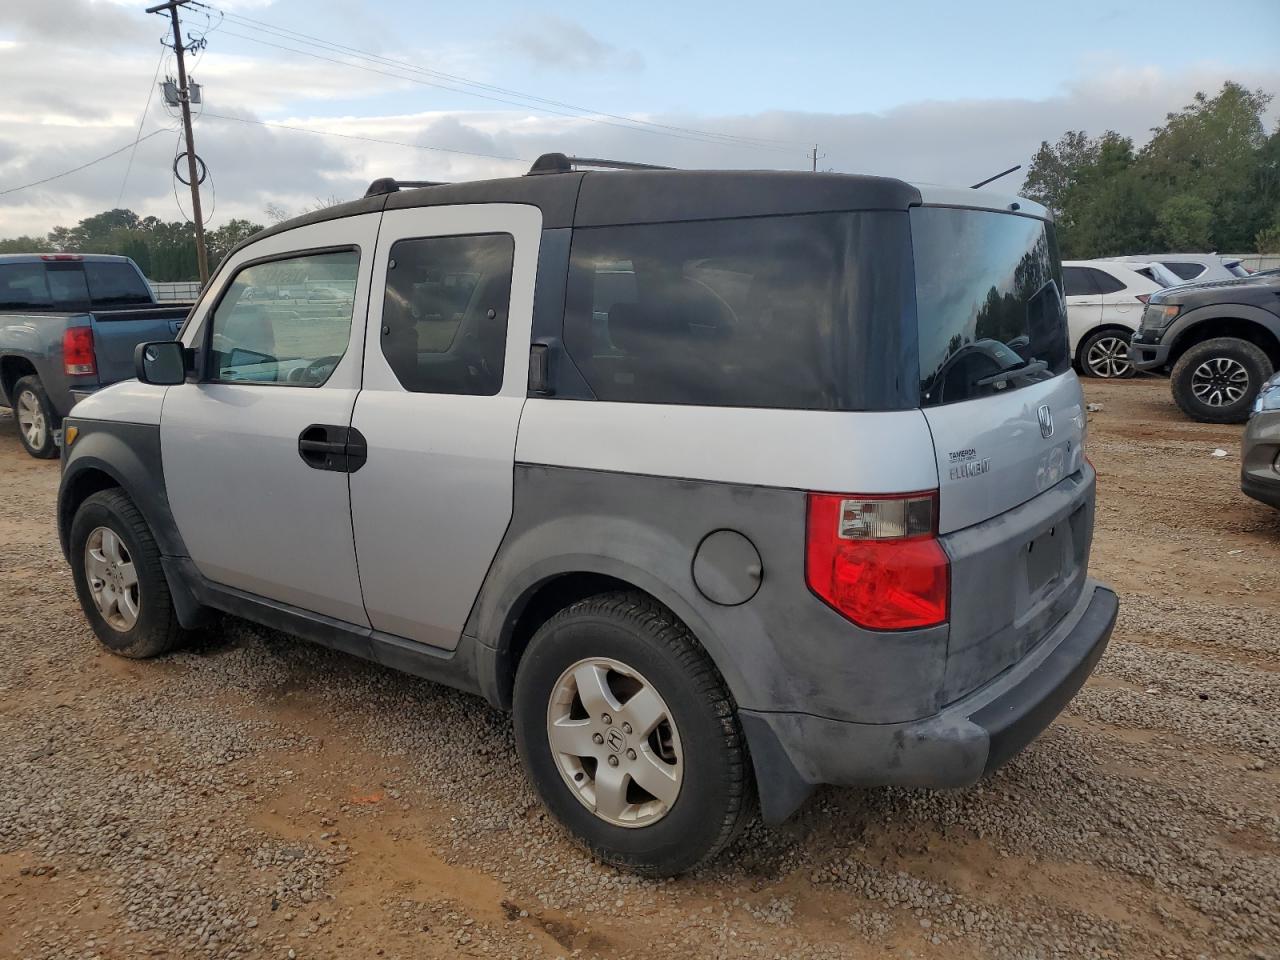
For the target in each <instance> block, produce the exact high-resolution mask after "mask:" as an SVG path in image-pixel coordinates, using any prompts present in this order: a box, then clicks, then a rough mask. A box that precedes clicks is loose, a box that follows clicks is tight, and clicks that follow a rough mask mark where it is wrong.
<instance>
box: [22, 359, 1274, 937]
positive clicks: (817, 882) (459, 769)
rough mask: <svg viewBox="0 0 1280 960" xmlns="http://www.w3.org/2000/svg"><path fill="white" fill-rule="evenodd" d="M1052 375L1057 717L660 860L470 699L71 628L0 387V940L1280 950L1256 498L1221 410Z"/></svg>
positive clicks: (45, 516) (362, 672)
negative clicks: (1091, 472)
mask: <svg viewBox="0 0 1280 960" xmlns="http://www.w3.org/2000/svg"><path fill="white" fill-rule="evenodd" d="M1086 390H1087V392H1088V395H1089V399H1090V400H1091V401H1093V402H1096V403H1101V404H1102V409H1101V410H1100V411H1097V412H1095V413H1093V414H1091V415H1090V421H1091V423H1090V431H1091V436H1090V441H1089V452H1090V455H1091V456H1092V458H1093V460H1094V462H1095V463H1096V464H1097V467H1098V470H1099V474H1100V485H1099V494H1098V496H1099V510H1098V527H1097V537H1096V539H1095V541H1094V553H1093V563H1092V566H1093V571H1094V573H1095V575H1096V576H1098V577H1100V578H1102V579H1104V580H1107V581H1110V582H1111V583H1112V584H1113V585H1114V586H1115V587H1116V588H1117V590H1118V591H1119V593H1120V595H1121V603H1122V614H1121V621H1120V624H1119V626H1118V629H1117V631H1116V634H1115V637H1114V639H1113V641H1112V645H1111V647H1110V649H1109V650H1108V652H1107V654H1106V656H1105V657H1104V659H1103V661H1102V663H1101V665H1100V668H1099V670H1098V672H1097V674H1096V675H1095V676H1094V677H1093V679H1092V680H1090V682H1089V684H1088V685H1087V686H1086V688H1085V689H1084V690H1083V691H1082V692H1081V694H1080V696H1079V697H1078V698H1077V699H1076V701H1075V702H1074V703H1073V705H1072V706H1071V707H1070V708H1069V710H1068V711H1067V713H1066V714H1065V715H1064V716H1063V717H1061V718H1060V719H1059V720H1058V721H1057V722H1056V723H1054V724H1053V726H1052V727H1051V728H1050V729H1049V730H1048V731H1047V732H1046V733H1045V735H1044V736H1043V737H1042V738H1041V739H1040V740H1038V741H1037V742H1036V743H1035V744H1034V745H1033V746H1032V747H1031V748H1030V749H1029V750H1028V751H1026V752H1025V753H1024V754H1023V755H1022V756H1020V757H1018V758H1017V759H1016V760H1014V761H1013V762H1012V763H1010V764H1009V765H1008V766H1007V767H1005V768H1004V769H1003V770H1001V771H1000V772H999V773H998V774H997V775H996V776H994V777H993V778H992V779H990V780H988V781H986V782H984V783H982V784H980V785H979V786H977V787H974V788H972V789H969V790H965V791H955V792H931V791H911V790H835V789H826V790H823V791H820V792H819V793H818V794H817V795H816V796H815V797H814V798H813V800H811V801H810V803H809V804H808V805H807V806H806V807H805V808H804V809H803V811H802V812H801V813H800V815H798V816H797V817H796V818H795V819H793V820H792V821H790V822H788V823H787V824H785V825H784V826H782V827H777V828H769V829H766V828H765V827H763V826H760V825H758V824H757V825H756V826H754V827H752V828H751V829H750V830H749V831H748V832H747V834H746V835H745V836H744V837H743V838H742V839H741V841H740V842H738V843H737V845H736V846H734V847H733V848H732V849H731V850H730V851H729V853H728V855H726V856H725V857H723V858H722V859H721V860H720V861H719V862H717V863H716V864H715V865H714V866H712V867H710V868H708V869H706V870H704V871H702V872H701V873H698V874H696V875H693V876H688V877H684V878H681V879H679V880H675V881H669V882H663V883H655V882H650V881H641V880H637V879H636V878H633V877H631V876H628V875H625V874H620V873H618V872H616V871H613V870H610V869H605V868H602V867H600V866H598V865H597V864H595V863H593V862H592V861H591V860H590V859H589V858H588V857H586V856H585V855H584V854H583V853H581V852H580V851H579V849H578V848H577V847H576V846H575V845H574V844H573V843H572V842H571V841H570V840H568V839H567V838H566V837H565V836H564V835H563V834H562V833H561V832H560V830H559V829H558V828H557V827H556V826H555V825H554V824H553V823H551V822H549V821H548V820H547V818H546V817H545V816H544V814H543V811H542V808H541V807H540V805H539V804H538V802H537V800H536V798H535V797H534V796H533V794H532V792H531V791H530V789H529V787H528V786H527V785H526V783H525V782H524V779H523V777H522V776H521V774H520V770H519V765H518V762H517V760H516V756H515V752H514V749H513V746H512V737H511V729H510V724H509V721H508V719H507V718H506V717H505V716H503V715H500V714H497V713H495V712H493V711H492V710H490V709H489V708H488V707H487V706H486V705H485V704H484V703H482V702H481V701H480V700H478V699H474V698H470V697H467V696H464V695H462V694H457V693H454V692H451V691H449V690H446V689H444V688H441V687H438V686H434V685H432V684H429V683H426V682H424V681H420V680H416V679H413V678H409V677H405V676H401V675H398V674H395V673H392V672H390V671H388V670H385V669H382V668H379V667H376V666H372V665H369V664H366V663H363V662H361V661H358V660H355V659H352V658H349V657H345V656H343V655H340V654H335V653H331V652H329V651H325V650H322V649H318V648H315V647H311V646H309V645H306V644H304V643H302V642H300V641H294V640H291V639H289V638H287V637H284V636H281V635H279V634H275V633H272V632H270V631H266V630H260V629H258V628H256V627H251V626H247V625H243V624H239V623H236V622H232V621H223V622H222V623H221V624H220V625H219V626H218V628H217V629H215V630H212V631H210V632H209V635H208V636H206V637H204V638H203V639H202V640H201V642H200V644H199V645H198V646H197V648H196V649H194V650H191V651H188V652H185V653H182V654H178V655H175V656H171V657H167V658H164V659H162V660H159V661H153V662H131V661H125V660H121V659H119V658H116V657H113V656H111V655H109V654H106V653H103V652H100V651H99V649H98V646H97V644H96V641H95V640H94V637H93V635H92V633H91V632H90V631H89V629H88V627H87V626H86V625H85V623H84V620H83V619H82V615H81V613H80V611H79V608H78V607H77V604H76V600H75V596H74V594H73V591H72V586H71V578H70V575H69V573H68V571H67V568H66V566H65V564H64V562H63V559H62V557H61V555H60V553H59V550H58V547H57V544H56V538H55V532H54V523H53V519H52V517H53V509H54V500H55V495H56V489H57V482H58V466H57V464H56V462H42V461H34V460H30V459H28V458H27V457H26V455H25V454H24V453H23V452H22V450H21V448H20V447H19V445H18V440H17V438H16V436H15V435H14V431H13V426H12V420H11V418H8V417H7V412H6V411H0V542H2V543H3V544H4V548H5V549H4V550H3V551H0V956H15V957H24V958H25V957H30V958H46V957H76V958H90V957H106V958H132V957H147V956H152V957H166V956H167V957H199V956H209V957H213V956H217V957H272V958H294V957H297V958H309V957H317V958H339V957H342V958H346V957H361V958H364V957H384V958H411V957H455V956H458V957H468V956H493V957H526V958H555V957H566V958H567V957H570V956H576V957H584V958H586V957H611V958H612V957H636V958H639V957H676V958H682V960H684V958H689V957H704V956H705V957H831V958H836V957H841V958H845V957H852V958H868V957H918V958H947V960H954V958H976V957H1008V958H1016V960H1030V958H1050V957H1077V956H1079V957H1143V958H1149V957H1176V958H1189V960H1195V958H1201V957H1203V958H1219V957H1250V958H1274V957H1280V723H1278V722H1277V716H1280V618H1278V614H1280V512H1275V511H1270V510H1268V509H1266V508H1264V507H1262V506H1261V505H1259V504H1255V503H1253V502H1252V501H1249V500H1247V499H1245V498H1244V497H1243V496H1242V495H1241V494H1240V492H1239V489H1238V486H1237V481H1238V472H1239V462H1240V461H1239V437H1240V428H1238V427H1215V426H1205V425H1200V424H1193V423H1190V422H1188V421H1186V420H1184V419H1183V418H1182V417H1181V415H1180V414H1179V413H1178V411H1177V409H1176V408H1175V407H1174V406H1173V404H1172V402H1171V400H1170V398H1169V392H1168V385H1167V383H1165V382H1163V381H1158V380H1136V381H1130V382H1120V383H1114V384H1099V383H1096V382H1095V383H1089V384H1087V386H1086ZM1219 447H1220V448H1222V449H1224V450H1226V451H1227V453H1228V455H1227V457H1225V458H1223V459H1215V458H1214V457H1213V456H1212V453H1213V451H1214V449H1215V448H1219ZM230 520H231V518H229V521H230Z"/></svg>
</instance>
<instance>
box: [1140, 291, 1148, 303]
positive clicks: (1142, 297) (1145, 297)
mask: <svg viewBox="0 0 1280 960" xmlns="http://www.w3.org/2000/svg"><path fill="white" fill-rule="evenodd" d="M1138 299H1139V300H1141V301H1142V302H1143V303H1150V302H1151V294H1149V293H1140V294H1138Z"/></svg>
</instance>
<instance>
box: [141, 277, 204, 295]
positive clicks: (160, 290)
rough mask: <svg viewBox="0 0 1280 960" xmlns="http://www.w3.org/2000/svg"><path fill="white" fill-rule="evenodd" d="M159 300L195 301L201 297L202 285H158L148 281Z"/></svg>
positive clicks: (177, 283)
mask: <svg viewBox="0 0 1280 960" xmlns="http://www.w3.org/2000/svg"><path fill="white" fill-rule="evenodd" d="M147 282H148V283H150V284H151V289H152V290H153V291H154V292H155V295H156V299H157V300H194V299H196V298H197V297H198V296H200V284H199V283H198V282H196V281H195V280H192V281H189V282H188V281H174V282H171V283H170V282H166V283H156V282H155V281H153V280H148V281H147Z"/></svg>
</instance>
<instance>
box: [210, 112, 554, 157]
mask: <svg viewBox="0 0 1280 960" xmlns="http://www.w3.org/2000/svg"><path fill="white" fill-rule="evenodd" d="M203 116H205V117H207V118H209V119H211V120H231V121H234V122H235V123H252V124H255V125H257V126H259V127H273V128H275V129H277V130H293V131H295V132H296V133H313V134H315V135H316V136H320V137H341V138H342V139H344V140H363V141H365V142H366V143H381V144H386V145H388V146H392V147H410V148H411V149H414V150H432V151H435V152H438V153H455V154H458V155H460V156H464V157H480V158H481V159H484V160H512V161H515V162H517V163H529V162H530V161H529V160H526V159H525V158H524V157H510V156H501V155H499V154H494V153H475V152H474V151H471V150H454V149H453V148H451V147H434V146H430V145H428V144H425V143H405V142H404V141H403V140H386V139H383V138H382V137H366V136H361V135H360V134H355V133H337V132H335V131H333V130H312V129H310V128H309V127H296V126H293V125H291V124H287V123H272V122H270V121H268V120H254V119H251V118H249V117H227V116H223V115H222V114H218V113H209V112H207V111H206V112H205V113H204V114H203Z"/></svg>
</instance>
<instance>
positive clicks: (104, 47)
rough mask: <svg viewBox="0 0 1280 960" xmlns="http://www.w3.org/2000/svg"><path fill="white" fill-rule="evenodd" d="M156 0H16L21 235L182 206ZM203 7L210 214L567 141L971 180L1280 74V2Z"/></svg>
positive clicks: (4, 156) (10, 39) (6, 77)
mask: <svg viewBox="0 0 1280 960" xmlns="http://www.w3.org/2000/svg"><path fill="white" fill-rule="evenodd" d="M148 2H154V0H147V2H143V0H136V2H135V0H130V2H121V0H0V90H3V91H4V95H3V96H2V97H0V236H14V235H17V234H22V233H44V232H45V231H47V230H48V229H49V228H50V227H53V226H55V225H59V224H61V225H72V224H74V223H75V222H76V221H77V220H78V219H80V218H81V217H84V216H87V215H90V214H93V213H97V212H99V211H101V210H104V209H109V208H111V207H115V206H117V205H120V206H126V207H130V208H132V209H134V210H137V211H139V212H140V213H143V214H154V215H156V216H159V217H162V218H165V219H180V218H181V217H182V216H183V213H182V212H181V210H180V207H179V204H180V203H181V204H182V206H183V207H186V206H187V201H188V200H189V197H188V196H187V195H185V194H184V193H177V194H176V195H175V190H174V184H173V179H172V175H171V172H170V169H171V165H172V162H173V157H174V152H175V149H181V148H180V147H176V144H177V140H178V124H177V115H176V111H172V110H167V109H166V108H165V106H164V105H163V103H162V102H161V98H160V97H159V95H158V94H156V95H153V96H151V99H150V104H149V106H147V108H146V112H145V114H144V104H146V102H147V98H148V96H149V95H150V94H151V93H152V90H153V86H152V78H153V76H155V75H156V74H157V71H158V74H159V77H160V79H162V80H163V78H164V76H165V75H166V74H171V73H173V72H174V65H173V56H172V53H171V52H167V51H165V49H164V48H163V47H162V46H161V42H160V41H161V38H162V37H164V36H165V35H166V34H167V21H166V20H162V19H161V18H160V17H156V16H148V15H146V14H145V13H144V12H143V9H144V7H145V6H146V5H147V3H148ZM184 29H185V30H186V31H187V33H188V34H189V35H190V36H192V37H196V38H199V37H204V38H205V39H206V41H207V43H206V46H205V48H204V49H203V50H202V51H200V52H199V53H198V54H197V55H196V59H195V62H194V64H193V66H192V67H191V73H192V75H193V77H194V78H195V79H196V80H198V81H199V82H200V83H202V84H203V88H204V104H203V107H202V110H203V114H202V115H201V116H200V117H199V118H198V119H197V121H196V137H197V148H198V151H199V153H200V155H201V156H202V157H203V158H204V160H206V161H207V163H208V166H209V170H210V174H211V181H212V182H211V184H210V185H209V188H208V190H207V196H206V200H205V204H206V211H207V210H208V208H209V207H210V206H212V207H213V211H212V225H213V226H215V227H216V226H217V225H219V224H220V223H224V222H225V221H226V220H227V219H228V218H230V217H248V218H251V219H255V220H257V221H259V222H263V221H264V220H265V219H266V216H265V213H264V210H265V208H266V206H267V205H268V204H276V205H279V206H282V207H285V208H287V209H290V210H293V211H298V210H301V209H302V208H304V207H306V206H307V205H309V204H313V203H315V202H316V199H317V198H329V197H340V198H343V199H346V198H350V197H354V196H359V195H360V194H361V193H363V191H364V188H365V186H366V185H367V184H368V183H369V181H371V180H373V179H375V178H377V177H382V176H396V177H400V178H403V179H429V180H430V179H438V180H462V179H473V178H478V177H486V176H495V175H508V174H514V173H521V172H523V171H524V170H525V169H527V166H528V163H529V162H530V161H531V160H532V159H533V158H535V157H536V156H538V154H540V153H543V152H546V151H551V150H559V151H563V152H566V153H577V154H579V155H588V156H607V157H620V158H626V159H631V160H641V161H648V162H654V163H666V164H670V165H674V166H703V167H706V166H711V167H776V168H790V169H807V166H808V162H809V161H808V158H807V155H806V154H807V151H808V150H809V149H810V148H811V147H812V145H813V144H814V143H817V144H818V150H819V153H820V154H821V155H822V159H821V160H820V161H819V163H820V165H821V166H822V167H823V168H826V169H834V170H838V171H847V172H869V173H880V174H888V175H894V176H901V177H905V178H908V179H916V180H923V181H930V182H936V183H958V184H967V183H971V182H973V181H975V180H978V179H980V178H982V177H985V176H987V175H989V174H991V173H994V172H997V171H999V170H1001V169H1003V168H1005V167H1007V166H1011V165H1012V164H1014V163H1026V162H1027V160H1028V159H1029V157H1030V155H1031V153H1032V152H1033V151H1034V150H1035V148H1036V147H1037V146H1038V145H1039V143H1040V141H1041V140H1045V139H1048V140H1055V139H1057V137H1058V136H1059V135H1060V134H1061V133H1062V132H1063V131H1064V130H1067V129H1074V128H1084V129H1087V130H1089V131H1090V132H1095V133H1097V132H1101V131H1102V130H1104V129H1106V128H1113V129H1116V130H1119V131H1121V132H1123V133H1125V134H1127V135H1129V136H1132V137H1134V138H1135V140H1137V141H1139V142H1142V141H1143V140H1144V139H1145V138H1146V136H1147V132H1148V129H1149V128H1150V127H1151V126H1153V125H1154V124H1157V123H1159V122H1160V121H1161V120H1162V118H1163V117H1164V114H1165V113H1166V112H1168V111H1170V110H1175V109H1177V108H1178V107H1180V106H1181V105H1183V104H1184V103H1186V102H1187V101H1188V100H1189V99H1190V97H1191V95H1192V94H1193V93H1194V92H1195V91H1196V90H1198V89H1203V90H1215V89H1216V88H1217V87H1218V86H1219V85H1220V84H1221V83H1222V81H1223V80H1225V79H1228V78H1230V79H1236V80H1239V81H1241V82H1243V83H1245V84H1247V85H1249V86H1251V87H1262V88H1264V89H1266V90H1269V91H1272V92H1276V93H1280V57H1278V56H1277V55H1276V49H1277V45H1276V41H1277V40H1280V0H1233V2H1232V3H1231V4H1230V5H1228V6H1226V7H1221V8H1214V7H1212V5H1206V4H1205V3H1204V2H1203V0H1195V2H1178V0H1164V2H1161V3H1159V4H1150V5H1147V4H1142V3H1132V2H1126V3H1109V2H1091V0H1075V2H1072V3H1049V4H1038V3H1034V2H1030V0H1016V2H986V3H984V2H982V0H972V2H969V3H956V2H941V0H938V2H933V0H917V2H914V3H898V4H885V3H881V2H876V3H869V2H861V0H859V2H852V0H849V2H835V0H827V2H824V0H817V2H811V3H808V4H778V3H776V2H768V3H763V2H755V0H734V2H710V0H704V2H701V3H697V4H694V3H690V2H689V0H685V2H682V3H668V2H666V0H650V2H648V3H638V4H617V3H611V4H572V5H570V4H566V5H563V6H562V7H560V8H559V9H558V11H557V9H556V7H555V5H545V4H540V5H536V6H534V5H529V4H521V3H515V2H506V3H487V2H484V0H479V2H472V3H465V4H459V3H449V4H446V3H441V2H438V0H364V2H363V3H351V2H350V0H220V2H217V3H214V2H212V0H211V5H209V6H192V7H190V8H189V9H188V11H187V12H186V13H185V14H184ZM1275 116H1276V113H1275V111H1273V113H1272V120H1273V122H1274V119H1275ZM140 120H141V135H142V137H143V138H144V139H143V140H142V142H140V143H139V144H138V146H137V148H136V152H135V151H132V150H130V149H124V150H123V151H122V152H120V153H118V154H116V155H115V156H113V157H110V158H109V159H107V160H104V161H103V162H101V163H96V164H94V165H92V166H89V167H87V168H85V169H84V170H81V171H79V172H76V173H72V174H70V175H68V176H65V177H60V178H58V179H55V180H52V181H50V182H49V183H46V184H43V185H39V186H33V187H29V188H27V189H15V188H19V187H23V186H24V185H25V184H28V183H31V182H33V181H37V180H40V179H42V178H45V177H49V176H52V175H54V174H58V173H61V172H63V171H66V170H70V169H72V168H74V167H77V166H79V165H81V164H83V163H85V162H86V161H90V160H93V159H95V158H97V157H101V156H103V155H104V154H108V153H110V152H112V151H115V150H120V149H121V148H128V147H129V146H130V145H131V144H132V143H133V141H134V138H135V136H137V135H138V133H139V121H140ZM304 131H319V132H304ZM153 134H154V135H153ZM131 154H132V165H131V166H130V159H131ZM503 158H507V159H503ZM126 171H127V178H126ZM1008 183H1009V185H1010V186H1011V187H1016V186H1017V180H1016V179H1015V178H1010V180H1009V181H1008Z"/></svg>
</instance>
